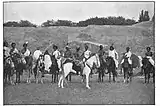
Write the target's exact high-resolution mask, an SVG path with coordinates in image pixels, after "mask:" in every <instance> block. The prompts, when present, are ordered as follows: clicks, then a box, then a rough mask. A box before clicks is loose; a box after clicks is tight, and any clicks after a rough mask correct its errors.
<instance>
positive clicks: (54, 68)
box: [50, 56, 59, 83]
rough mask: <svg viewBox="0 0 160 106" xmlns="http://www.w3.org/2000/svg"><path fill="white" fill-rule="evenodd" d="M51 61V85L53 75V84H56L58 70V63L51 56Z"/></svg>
mask: <svg viewBox="0 0 160 106" xmlns="http://www.w3.org/2000/svg"><path fill="white" fill-rule="evenodd" d="M51 61H52V64H51V67H50V74H52V81H51V83H53V75H54V83H56V82H58V73H59V68H58V63H57V60H56V58H55V56H51Z"/></svg>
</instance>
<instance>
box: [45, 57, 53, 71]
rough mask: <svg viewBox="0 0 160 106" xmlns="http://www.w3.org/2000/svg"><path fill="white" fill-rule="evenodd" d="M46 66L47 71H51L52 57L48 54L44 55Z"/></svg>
mask: <svg viewBox="0 0 160 106" xmlns="http://www.w3.org/2000/svg"><path fill="white" fill-rule="evenodd" d="M44 64H45V70H47V71H49V67H50V66H51V65H52V61H51V57H50V55H48V54H46V55H44Z"/></svg>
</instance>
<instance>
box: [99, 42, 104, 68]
mask: <svg viewBox="0 0 160 106" xmlns="http://www.w3.org/2000/svg"><path fill="white" fill-rule="evenodd" d="M104 54H105V51H104V50H103V46H102V45H100V46H99V51H98V55H99V59H100V64H101V65H102V66H103V64H104V59H103V56H104Z"/></svg>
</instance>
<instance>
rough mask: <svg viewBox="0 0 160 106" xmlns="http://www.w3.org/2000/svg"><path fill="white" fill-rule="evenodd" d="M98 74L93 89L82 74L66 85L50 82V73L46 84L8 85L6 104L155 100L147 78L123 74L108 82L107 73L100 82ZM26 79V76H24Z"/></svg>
mask: <svg viewBox="0 0 160 106" xmlns="http://www.w3.org/2000/svg"><path fill="white" fill-rule="evenodd" d="M97 78H98V76H97V75H94V76H93V77H92V78H91V79H90V86H91V89H90V90H89V89H87V88H86V87H85V84H84V83H82V82H81V78H80V77H79V76H72V82H69V83H68V86H67V85H66V84H65V88H58V85H57V83H56V84H55V83H54V84H51V83H50V82H51V76H50V75H47V76H46V78H45V81H44V84H40V83H39V84H35V82H34V80H32V83H31V84H26V83H25V82H24V80H23V83H21V84H20V85H15V86H11V85H8V86H6V87H5V88H4V103H5V104H150V105H151V104H155V98H154V95H155V94H154V90H155V88H154V84H153V82H152V79H151V81H150V83H149V84H144V79H143V78H140V77H137V76H136V77H134V78H133V81H132V83H130V84H125V83H123V78H122V76H119V77H118V78H117V82H116V83H109V82H108V75H106V76H105V79H104V82H103V83H98V82H97ZM24 79H25V77H24Z"/></svg>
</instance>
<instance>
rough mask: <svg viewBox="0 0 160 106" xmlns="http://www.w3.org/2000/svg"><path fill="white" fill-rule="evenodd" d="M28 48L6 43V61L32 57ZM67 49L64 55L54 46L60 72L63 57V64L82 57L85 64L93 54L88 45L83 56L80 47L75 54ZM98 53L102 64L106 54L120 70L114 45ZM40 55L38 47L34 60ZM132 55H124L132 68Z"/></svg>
mask: <svg viewBox="0 0 160 106" xmlns="http://www.w3.org/2000/svg"><path fill="white" fill-rule="evenodd" d="M27 47H28V42H25V43H24V44H23V49H22V50H21V51H18V49H17V48H16V43H11V48H9V44H8V42H6V41H4V49H3V50H4V59H5V58H6V57H8V56H10V55H12V54H14V53H20V54H21V55H22V56H23V57H24V58H26V57H27V56H30V55H31V52H30V50H29V49H28V48H27ZM65 49H66V50H65V52H64V53H63V54H62V53H60V51H59V50H58V46H57V45H53V50H54V52H53V53H52V54H51V55H52V56H54V57H55V59H56V60H57V64H58V68H59V69H60V70H59V71H61V60H60V57H61V56H63V57H64V58H65V61H64V62H63V64H64V63H66V62H71V61H73V59H76V60H80V59H81V57H82V61H83V62H85V61H86V60H87V59H89V58H90V56H91V54H92V52H91V51H90V50H89V47H88V45H85V51H84V52H83V53H82V54H81V53H80V47H77V48H76V52H75V53H72V52H71V50H70V49H71V48H70V47H69V46H68V44H67V46H66V47H65ZM146 50H147V52H146V53H145V56H146V57H147V58H149V61H150V63H151V64H152V65H153V66H154V60H153V59H152V56H153V53H152V52H151V48H150V47H147V48H146ZM97 53H98V55H99V58H100V63H102V61H103V56H105V54H106V53H107V54H108V56H110V57H112V58H113V60H114V61H115V65H116V68H118V53H117V51H116V50H115V48H114V46H113V45H111V46H110V48H109V50H108V52H106V51H105V50H104V49H103V46H102V45H100V46H99V51H98V52H97ZM44 54H48V55H49V53H48V50H47V51H45V53H44ZM40 55H43V53H42V52H41V50H40V47H38V48H37V49H36V51H35V52H34V53H33V60H37V59H38V58H39V56H40ZM131 55H132V53H131V49H130V48H129V47H127V48H126V52H125V53H124V56H125V57H127V58H128V62H129V64H130V65H131V66H132V60H131ZM46 58H47V61H48V60H49V61H50V60H51V58H50V57H49V56H48V57H47V56H46ZM123 62H124V59H122V61H121V64H122V63H123ZM51 64H52V63H51V62H50V63H48V64H47V65H46V66H45V70H47V71H48V70H49V67H50V65H51Z"/></svg>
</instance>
